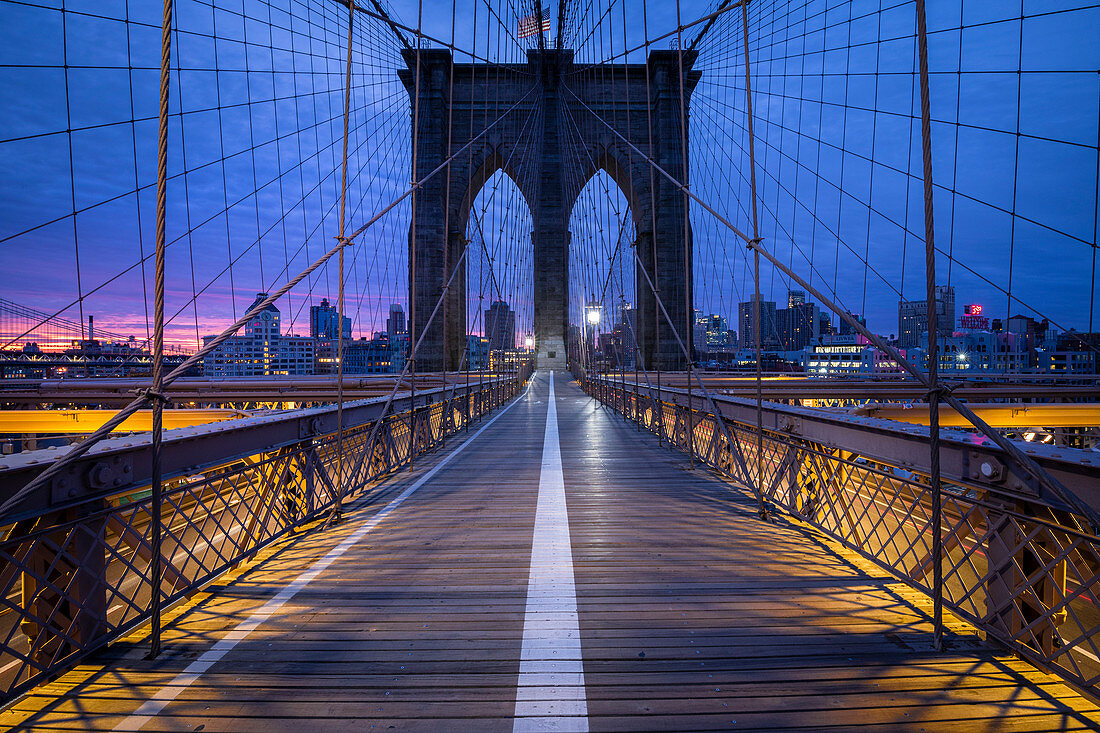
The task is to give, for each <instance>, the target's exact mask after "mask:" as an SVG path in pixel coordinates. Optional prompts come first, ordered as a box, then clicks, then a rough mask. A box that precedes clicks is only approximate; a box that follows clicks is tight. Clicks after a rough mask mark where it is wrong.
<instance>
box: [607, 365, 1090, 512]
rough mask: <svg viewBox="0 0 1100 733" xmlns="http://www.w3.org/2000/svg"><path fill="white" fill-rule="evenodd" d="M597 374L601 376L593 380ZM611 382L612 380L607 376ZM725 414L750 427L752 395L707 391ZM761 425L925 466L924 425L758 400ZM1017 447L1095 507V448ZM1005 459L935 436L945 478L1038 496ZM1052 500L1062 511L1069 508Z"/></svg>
mask: <svg viewBox="0 0 1100 733" xmlns="http://www.w3.org/2000/svg"><path fill="white" fill-rule="evenodd" d="M598 381H604V380H602V379H601V380H598ZM607 381H608V383H609V384H618V382H619V380H607ZM661 397H662V399H663V400H665V401H666V402H671V403H673V404H676V405H680V406H684V407H687V406H688V405H689V404H690V406H691V408H692V409H694V410H697V411H701V412H709V409H708V406H707V405H706V401H705V399H704V398H703V397H702V396H701V395H700V394H699V393H698V392H694V393H693V394H692V395H691V397H690V403H689V397H688V393H687V390H683V389H677V388H668V387H664V386H662V388H661ZM714 402H715V404H716V406H717V407H718V410H719V412H721V413H722V417H723V418H724V419H726V420H729V421H732V422H736V423H740V424H742V425H745V426H749V428H751V429H752V430H755V429H756V401H755V400H749V399H743V398H740V397H728V396H724V395H715V396H714ZM763 412H764V429H765V430H769V431H776V432H780V433H785V434H788V435H791V436H794V437H798V438H802V439H804V440H807V441H812V442H814V443H818V444H821V445H824V446H831V447H842V448H844V449H846V450H851V451H854V452H856V453H858V454H859V455H860V456H863V457H864V458H867V459H870V460H875V461H879V462H881V463H883V464H884V465H889V466H898V467H901V468H904V469H906V470H909V471H914V472H917V473H927V472H928V471H929V468H930V467H929V456H930V451H929V447H928V428H927V427H925V426H923V425H913V424H905V423H899V422H897V421H894V420H887V419H884V418H879V417H862V416H859V415H849V414H842V413H836V412H829V411H826V410H821V409H815V408H810V407H792V406H789V405H782V404H778V403H775V402H765V403H764V407H763ZM1025 445H1026V447H1024V451H1025V452H1026V453H1027V454H1028V455H1029V456H1031V458H1032V459H1034V460H1035V462H1036V463H1038V464H1039V466H1041V467H1042V468H1043V470H1045V471H1047V472H1048V473H1049V474H1050V475H1051V476H1053V477H1054V478H1055V479H1057V480H1058V481H1060V482H1062V484H1063V485H1064V486H1067V487H1069V488H1070V489H1071V490H1072V491H1073V492H1074V493H1075V494H1076V495H1077V496H1078V497H1079V498H1080V499H1081V500H1083V501H1084V502H1085V503H1086V504H1088V505H1089V506H1091V507H1094V508H1096V509H1098V510H1100V454H1097V453H1093V452H1091V451H1086V450H1080V449H1076V448H1064V447H1058V446H1051V445H1044V444H1031V443H1028V444H1025ZM1013 468H1014V466H1013V464H1012V461H1011V460H1010V458H1009V457H1008V456H1007V455H1006V454H1005V453H1004V451H1002V450H1001V449H1000V448H999V447H997V446H996V445H995V444H994V443H993V442H992V441H990V440H988V439H987V438H985V437H983V436H980V435H975V434H974V433H969V432H961V431H946V432H944V433H943V434H942V435H941V452H940V470H941V472H942V474H943V476H944V478H945V479H946V480H950V481H956V482H960V483H964V484H970V485H973V486H983V485H984V486H988V487H989V488H991V489H993V490H995V491H998V492H1002V493H1004V492H1008V493H1018V494H1020V495H1021V496H1024V497H1027V498H1029V499H1035V498H1037V497H1038V496H1039V495H1040V491H1039V489H1038V487H1034V486H1032V485H1031V484H1030V482H1029V481H1028V480H1027V479H1026V475H1027V474H1026V472H1024V471H1022V470H1018V469H1017V470H1012V469H1013ZM1050 503H1051V505H1052V506H1058V508H1061V509H1066V510H1068V509H1069V507H1065V506H1059V505H1058V504H1057V503H1055V502H1050Z"/></svg>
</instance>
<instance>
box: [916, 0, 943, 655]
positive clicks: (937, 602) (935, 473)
mask: <svg viewBox="0 0 1100 733" xmlns="http://www.w3.org/2000/svg"><path fill="white" fill-rule="evenodd" d="M917 46H918V56H919V59H920V61H919V64H920V117H921V148H922V151H923V162H924V266H925V289H926V291H927V298H928V303H927V313H928V382H929V389H928V442H929V446H930V449H931V452H932V454H931V456H930V458H929V479H930V482H931V489H932V522H931V524H932V563H933V565H932V567H933V575H932V605H933V611H932V613H933V624H934V626H935V630H934V633H935V644H936V649H937V650H942V649H943V562H942V557H941V556H942V554H943V538H942V537H941V532H940V523H941V516H942V514H943V494H942V492H941V488H940V382H939V343H938V342H939V338H938V336H939V328H938V326H939V324H938V323H937V318H936V246H935V241H934V238H933V235H934V222H933V218H932V121H931V120H932V115H931V104H930V102H929V99H928V96H929V94H928V31H927V29H926V26H925V15H924V0H917Z"/></svg>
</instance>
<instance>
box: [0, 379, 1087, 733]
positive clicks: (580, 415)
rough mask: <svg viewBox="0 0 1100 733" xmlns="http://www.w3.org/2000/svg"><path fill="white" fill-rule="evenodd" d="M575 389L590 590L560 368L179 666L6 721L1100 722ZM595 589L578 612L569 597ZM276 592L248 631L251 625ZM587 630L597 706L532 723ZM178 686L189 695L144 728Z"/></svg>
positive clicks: (290, 551) (67, 725) (249, 725)
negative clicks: (549, 559) (543, 518)
mask: <svg viewBox="0 0 1100 733" xmlns="http://www.w3.org/2000/svg"><path fill="white" fill-rule="evenodd" d="M555 387H556V395H557V398H556V402H555V404H556V408H557V416H558V423H557V424H558V441H559V445H560V452H561V467H562V474H561V475H562V477H563V478H564V485H565V495H566V500H567V505H568V532H569V536H570V538H571V548H572V560H573V562H572V572H573V575H574V584H573V585H572V586H569V587H568V588H566V587H565V586H564V585H563V584H561V583H560V582H558V580H556V579H555V578H556V577H557V576H556V575H555V574H559V575H560V572H561V571H562V568H561V565H560V563H558V561H557V560H554V562H555V563H557V564H555V565H554V566H553V567H552V568H551V571H552V572H551V575H550V576H547V577H550V581H548V582H549V583H550V586H552V587H551V588H550V590H548V591H545V592H543V591H540V593H542V595H539V596H538V597H537V598H535V599H534V601H533V602H532V603H531V604H530V605H529V601H532V599H529V598H528V579H529V573H533V572H534V570H533V567H532V533H533V531H534V530H535V510H536V505H537V503H538V501H539V491H540V488H539V487H540V477H541V478H543V484H544V489H543V490H544V492H545V490H546V489H545V477H543V476H542V474H543V472H544V471H545V470H546V469H545V467H544V466H543V460H542V459H543V443H544V438H545V427H546V425H545V421H546V413H547V397H548V378H547V375H546V374H545V373H540V374H539V375H537V376H536V379H535V382H534V384H533V385H532V389H531V390H530V391H529V392H528V394H527V395H526V396H524V397H522V398H521V399H520V400H519V401H517V402H516V403H515V405H514V407H512V408H511V409H509V410H508V411H507V412H505V413H504V414H503V415H500V417H499V418H498V419H497V420H496V422H494V423H493V424H492V425H490V426H488V427H487V428H486V429H485V430H484V432H482V433H481V434H480V435H478V436H477V437H476V438H469V439H467V442H465V443H461V444H463V445H465V446H466V447H465V448H464V449H462V450H461V452H459V453H457V454H455V455H453V456H451V457H450V458H449V459H447V461H446V463H445V464H444V465H443V466H442V467H441V468H438V470H436V472H435V473H434V474H432V475H430V477H428V478H427V480H424V478H425V476H426V475H427V474H428V473H429V472H430V471H432V470H433V467H434V466H437V465H438V464H439V462H440V461H442V460H444V457H445V456H447V455H448V454H450V452H451V451H452V450H455V448H456V446H457V445H460V443H459V442H457V441H456V442H455V443H452V444H449V445H448V446H447V449H446V451H442V452H440V453H439V454H438V455H434V456H431V457H430V458H428V459H425V460H424V461H422V462H420V463H419V464H418V466H417V467H416V468H415V470H414V471H411V472H408V473H406V474H403V475H402V476H400V477H397V478H395V479H394V480H392V481H391V482H389V484H388V485H387V486H386V487H385V488H384V491H383V493H382V494H381V495H379V496H376V497H375V498H374V499H373V500H372V501H371V502H370V504H369V505H366V506H357V507H354V508H353V509H352V511H350V512H349V513H348V515H347V518H346V520H345V521H344V522H343V523H342V524H341V525H340V526H339V527H337V528H334V529H333V530H330V531H327V532H308V533H305V534H303V535H300V536H299V537H297V538H295V539H292V540H289V541H287V542H284V543H283V544H282V545H280V546H279V547H277V548H273V549H271V550H270V551H268V552H266V553H265V554H264V556H263V557H261V558H260V559H259V560H258V562H256V563H253V564H252V565H250V566H249V567H247V568H244V569H241V570H239V571H237V572H235V573H234V574H232V575H231V576H228V577H226V578H224V579H223V580H221V581H219V583H218V584H217V586H216V587H213V588H210V589H209V592H206V593H203V594H201V595H199V596H197V597H196V598H194V599H193V600H192V601H191V602H190V603H188V604H187V605H186V606H185V607H182V608H179V609H176V610H175V611H174V612H173V614H172V615H171V618H173V621H172V623H171V624H170V625H169V627H168V629H167V631H166V637H165V641H166V644H167V651H166V653H165V654H164V655H162V656H161V658H159V659H158V660H156V661H147V660H144V659H143V654H144V649H143V648H142V646H141V644H140V643H139V642H140V641H141V636H140V635H135V636H134V637H133V638H132V639H129V640H127V641H125V642H122V643H119V644H116V645H114V646H113V647H112V648H110V649H109V650H107V651H106V652H105V653H103V654H101V655H99V656H98V657H97V658H96V659H94V660H93V661H92V663H88V664H85V665H82V666H81V667H79V668H77V669H75V670H74V671H72V672H70V673H68V674H66V675H64V676H63V677H61V678H59V679H58V680H57V681H55V682H53V683H50V684H48V685H45V686H43V687H41V688H39V689H38V690H36V691H35V692H33V693H32V694H29V695H27V696H25V697H24V698H22V699H20V700H18V701H16V703H14V704H13V705H12V706H11V707H10V708H9V709H8V710H6V711H4V712H2V713H0V727H9V728H11V729H13V730H34V731H46V730H114V729H119V727H120V726H121V727H123V728H131V729H133V728H136V727H137V724H138V723H140V724H142V727H141V729H142V730H190V731H197V730H203V731H263V733H272V732H274V731H284V730H286V731H295V732H296V733H302V732H304V731H328V730H332V731H345V730H357V731H358V730H364V731H366V730H411V731H511V730H525V729H534V728H538V727H540V726H548V725H554V720H553V711H554V710H555V709H559V710H562V711H564V712H563V715H566V717H562V718H560V719H559V720H558V724H557V729H562V730H581V729H584V728H585V727H587V728H588V729H590V730H593V731H646V730H675V731H692V730H799V729H801V730H830V731H832V730H856V729H859V730H864V731H910V730H911V731H965V732H966V733H971V732H973V731H1058V730H1095V729H1096V728H1097V725H1098V722H1100V709H1098V708H1097V706H1096V705H1094V704H1093V703H1091V702H1090V701H1088V700H1086V699H1084V698H1082V697H1081V696H1079V695H1078V694H1076V693H1075V692H1073V691H1072V690H1071V689H1069V688H1067V687H1066V686H1064V685H1062V684H1060V683H1059V682H1057V681H1056V680H1055V679H1054V678H1053V677H1050V676H1048V675H1046V674H1043V673H1041V672H1039V671H1037V670H1036V669H1034V668H1033V667H1031V666H1030V665H1028V664H1027V663H1025V662H1022V661H1020V660H1017V659H1015V658H1013V657H1012V656H1010V655H1008V654H1006V653H1004V652H1002V651H999V650H997V649H994V648H991V647H989V646H986V645H985V644H983V643H982V642H981V641H980V640H978V639H977V638H976V637H975V636H974V635H973V634H971V633H969V632H968V631H967V630H966V627H964V626H962V625H959V624H956V625H954V626H952V628H953V629H954V630H955V631H956V633H954V634H951V635H950V636H949V640H950V648H949V650H948V651H946V652H944V653H936V652H934V651H933V650H932V648H931V628H930V624H929V622H928V619H929V610H930V604H929V603H928V602H926V600H925V599H924V598H922V597H919V596H917V595H916V594H914V593H912V592H910V591H909V590H908V589H907V588H906V587H905V586H902V585H900V584H898V583H895V582H893V581H892V580H891V579H889V578H886V577H883V576H882V574H881V572H879V571H877V570H876V569H874V568H873V566H870V565H868V564H866V563H864V562H862V561H861V560H860V559H858V558H857V557H854V556H852V555H850V554H849V553H847V552H846V551H843V550H842V549H839V548H837V547H836V546H835V545H833V544H832V543H829V542H827V541H825V540H824V539H822V538H821V537H820V536H819V535H817V534H816V533H814V532H813V531H812V530H810V529H807V528H805V527H803V526H800V525H798V524H796V523H794V522H790V521H787V520H784V519H782V518H780V519H777V520H775V521H774V522H772V523H767V524H765V523H762V522H760V521H759V520H757V519H755V518H754V504H753V501H752V500H751V498H750V497H749V496H748V495H747V494H744V493H742V492H739V491H738V490H736V489H731V488H730V487H729V486H728V485H726V484H724V483H722V482H720V481H718V480H717V479H716V478H714V477H713V476H712V475H711V474H709V473H708V472H706V471H704V470H696V471H691V470H689V468H688V464H687V461H686V459H685V457H684V456H683V455H681V454H678V453H675V452H672V451H670V450H669V449H667V448H659V447H658V446H657V445H656V442H655V439H654V438H653V437H652V436H650V435H644V434H639V433H637V432H636V430H635V429H634V428H633V427H631V426H629V425H627V424H626V423H624V422H623V421H621V420H620V419H619V418H618V417H616V416H614V415H612V414H610V413H608V412H607V411H606V410H605V409H603V408H601V407H598V406H597V405H596V404H595V403H594V402H593V401H592V400H591V399H589V398H587V397H585V396H584V395H583V394H582V393H581V392H580V391H579V390H578V389H577V387H576V385H575V384H570V383H569V381H568V379H567V378H566V377H565V376H563V375H559V376H558V377H557V379H556V382H555ZM498 414H499V413H498ZM475 427H476V426H475ZM470 435H471V436H473V435H474V432H473V431H471V433H470ZM413 485H418V486H419V487H418V488H417V490H416V492H415V493H412V494H408V495H405V494H404V493H403V492H406V490H407V489H408V488H409V487H410V486H413ZM403 495H404V496H405V498H404V499H403V500H402V503H400V504H399V505H397V506H396V507H393V508H391V509H390V510H389V512H388V513H387V514H386V515H385V516H384V518H383V519H382V520H381V521H379V522H377V525H376V526H374V527H373V528H372V529H370V531H369V532H367V533H365V534H363V533H362V532H363V528H364V523H366V522H369V521H371V519H372V517H374V518H377V516H378V512H379V510H381V509H382V508H383V507H385V506H386V505H387V502H390V501H391V500H393V499H395V498H399V497H401V496H403ZM560 529H562V527H557V530H560ZM540 531H541V530H540ZM357 532H358V533H360V536H361V538H360V539H359V540H358V541H357V542H355V543H354V544H352V545H350V547H346V550H345V551H344V553H343V554H341V555H339V556H338V557H334V558H333V559H332V560H331V563H330V564H329V565H328V566H327V567H326V568H324V569H323V570H321V571H320V572H319V573H317V574H316V577H313V578H312V579H311V580H310V581H309V583H308V585H305V586H304V587H302V588H301V589H300V590H298V591H297V593H296V594H295V595H293V596H292V597H290V598H289V599H286V598H285V595H286V591H285V589H286V588H287V586H288V584H291V583H292V582H294V581H295V579H296V578H299V577H300V574H301V573H302V572H303V571H304V570H305V569H307V568H309V567H311V566H312V565H313V564H314V563H316V562H317V561H318V559H320V558H323V557H325V556H326V553H330V551H331V550H332V549H333V548H334V547H336V546H338V545H339V544H340V543H341V541H343V540H345V539H347V538H349V537H351V536H353V535H354V534H356V533H357ZM554 536H555V537H556V536H559V535H554ZM536 544H537V543H536ZM540 552H541V551H540ZM552 554H553V553H551V555H552ZM329 557H332V555H331V554H330V555H329ZM541 572H542V571H541V570H540V571H539V573H541ZM540 577H541V575H540ZM574 589H575V590H574ZM280 591H283V595H279V594H280ZM574 592H575V604H576V605H575V607H576V613H575V614H574V615H572V616H570V614H569V612H568V610H563V609H562V608H558V607H557V606H556V605H555V604H562V603H563V602H564V601H563V599H562V598H560V597H559V596H561V594H563V593H574ZM280 598H282V599H284V600H285V603H283V605H282V606H281V607H279V608H278V609H277V610H275V611H274V612H273V613H271V614H270V616H269V617H268V618H266V620H263V621H262V623H259V624H257V625H255V628H253V629H251V630H250V631H249V633H248V634H247V635H244V634H243V633H237V634H233V633H231V630H232V629H235V628H237V627H238V625H239V624H241V623H242V622H247V620H248V619H249V617H250V616H252V615H253V614H255V613H256V612H257V611H260V610H261V609H263V608H264V607H265V604H268V605H267V608H268V609H269V610H270V609H271V608H272V602H273V599H280ZM532 609H533V610H532ZM525 613H526V614H528V615H529V614H531V613H535V614H539V613H545V614H547V615H546V616H541V617H537V618H541V620H542V623H543V626H544V627H545V626H546V623H547V620H549V622H548V623H549V628H550V631H548V632H540V633H542V634H543V636H539V637H538V638H536V639H535V640H534V641H531V637H530V631H529V634H528V640H527V641H526V642H525V641H524V625H525ZM554 619H558V620H560V622H561V623H560V624H559V625H558V626H555V625H554ZM578 624H579V633H580V639H581V644H580V648H581V655H582V659H583V680H582V685H581V686H580V687H579V688H578V689H579V690H580V692H581V694H582V696H583V698H584V703H585V706H586V715H587V717H577V716H576V715H575V711H576V709H577V706H576V704H575V703H576V702H577V701H576V700H573V701H572V702H571V703H570V704H568V705H559V702H560V701H555V700H552V699H550V700H546V701H544V702H542V703H539V705H537V706H536V708H538V710H539V712H538V713H537V715H538V716H539V717H529V718H519V719H517V718H516V717H515V715H516V712H517V707H516V698H517V680H518V679H519V676H520V672H521V664H520V660H521V656H522V658H523V659H525V660H531V659H535V660H536V661H534V662H530V661H525V662H524V665H525V667H524V672H525V674H535V675H537V674H547V675H550V676H544V677H543V678H541V679H543V681H544V682H545V681H546V680H554V679H557V678H556V677H554V676H553V675H554V674H556V673H555V670H557V673H561V674H565V672H566V671H567V670H568V669H570V667H569V662H568V660H564V661H563V662H561V663H557V662H547V661H538V659H541V658H542V657H539V656H538V655H539V654H540V653H541V654H543V655H544V656H547V655H549V656H552V655H553V653H554V649H553V648H551V647H552V646H553V645H552V644H550V643H549V642H547V643H545V644H542V646H541V647H540V646H539V644H540V642H539V641H538V639H552V638H553V635H554V634H555V633H558V632H560V633H572V632H569V631H568V630H569V629H570V628H574V629H575V628H576V627H577V625H578ZM528 627H529V629H530V628H536V629H537V628H540V627H539V625H538V624H535V625H534V626H532V625H531V624H530V623H529V624H528ZM555 629H557V630H558V631H555ZM219 641H220V646H215V644H218V643H219ZM233 644H235V645H234V646H232V648H230V649H229V650H228V651H226V652H224V654H223V655H222V652H221V651H218V650H219V649H223V648H225V647H227V646H229V645H233ZM540 648H541V651H540ZM212 649H214V650H215V652H214V653H215V654H216V655H221V656H218V658H217V659H216V661H214V662H213V663H212V664H210V665H209V667H208V669H205V670H204V671H202V673H201V674H196V675H194V676H193V677H192V678H188V679H186V680H183V681H181V680H179V678H178V675H180V673H181V672H183V671H184V670H186V669H188V668H189V665H190V668H191V669H192V670H194V669H195V666H194V665H195V664H196V660H199V659H200V658H202V655H203V654H207V653H210V652H211V650H212ZM532 650H534V651H532ZM532 654H534V657H532ZM549 656H548V658H549ZM206 659H209V657H207V658H206ZM173 680H175V681H176V682H177V683H178V684H176V685H175V686H171V685H170V683H172V682H173ZM525 684H526V683H525ZM525 689H528V688H525ZM532 689H537V690H540V692H538V693H537V694H538V695H543V694H545V691H544V688H541V687H540V688H532ZM165 690H168V691H170V692H171V693H173V694H175V697H174V699H172V700H171V701H170V702H167V703H166V704H165V705H164V706H163V708H162V709H159V710H156V711H154V712H155V714H152V715H149V716H148V718H147V719H142V720H136V721H135V719H134V718H133V717H132V715H133V714H134V713H135V711H137V710H138V709H139V707H140V706H141V705H142V704H143V703H146V701H148V700H149V699H150V698H154V697H155V696H157V695H158V694H160V695H162V696H163V695H164V694H165V692H164V691H165ZM574 692H576V690H574V691H573V692H571V693H570V695H574ZM540 706H541V707H540ZM556 706H557V707H556ZM582 709H585V708H582ZM146 710H147V711H148V708H147V709H146ZM522 710H523V711H524V713H523V714H525V715H526V714H531V715H535V713H531V712H530V710H531V708H530V706H528V707H526V708H522ZM547 711H549V712H547ZM517 721H518V722H517ZM544 729H551V728H544Z"/></svg>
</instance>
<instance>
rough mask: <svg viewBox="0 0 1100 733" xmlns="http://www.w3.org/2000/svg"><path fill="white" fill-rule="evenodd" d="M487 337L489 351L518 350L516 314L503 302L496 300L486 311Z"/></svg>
mask: <svg viewBox="0 0 1100 733" xmlns="http://www.w3.org/2000/svg"><path fill="white" fill-rule="evenodd" d="M485 336H486V337H487V338H488V339H489V349H490V350H492V351H496V350H499V349H514V348H516V312H515V311H514V310H512V309H511V308H509V307H508V304H507V303H505V302H504V301H503V300H495V301H493V302H492V303H491V304H490V305H489V309H488V310H486V311H485Z"/></svg>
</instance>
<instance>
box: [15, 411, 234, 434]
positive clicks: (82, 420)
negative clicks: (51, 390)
mask: <svg viewBox="0 0 1100 733" xmlns="http://www.w3.org/2000/svg"><path fill="white" fill-rule="evenodd" d="M116 412H117V410H0V433H20V434H22V433H76V434H79V433H91V432H94V431H95V430H98V429H99V427H100V426H101V425H103V424H104V423H105V422H107V420H108V419H110V418H111V417H113V416H114V415H115V413H116ZM163 414H164V429H165V430H171V429H173V428H186V427H190V426H192V425H205V424H206V423H212V422H222V421H224V420H235V419H236V418H240V417H245V416H246V413H244V412H241V411H240V410H218V409H178V410H165V411H164V413H163ZM152 429H153V411H152V410H140V411H138V412H137V413H136V414H135V415H134V416H133V417H131V418H130V419H129V420H127V421H126V422H124V423H122V424H121V425H119V426H118V427H117V428H115V430H114V432H116V433H134V432H142V431H146V430H152Z"/></svg>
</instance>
